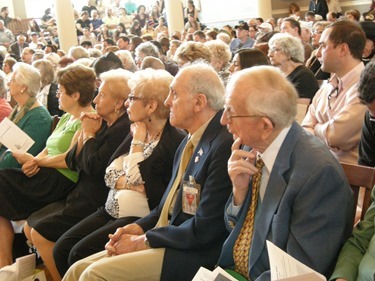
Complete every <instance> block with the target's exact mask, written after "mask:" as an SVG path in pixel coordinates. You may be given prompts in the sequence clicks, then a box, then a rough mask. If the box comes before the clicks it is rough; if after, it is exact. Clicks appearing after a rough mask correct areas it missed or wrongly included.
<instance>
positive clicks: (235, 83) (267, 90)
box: [227, 66, 298, 129]
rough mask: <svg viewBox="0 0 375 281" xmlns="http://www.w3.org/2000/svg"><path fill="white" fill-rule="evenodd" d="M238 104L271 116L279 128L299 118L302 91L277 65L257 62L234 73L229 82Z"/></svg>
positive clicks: (253, 111)
mask: <svg viewBox="0 0 375 281" xmlns="http://www.w3.org/2000/svg"><path fill="white" fill-rule="evenodd" d="M227 93H228V97H229V98H230V99H232V100H234V101H236V102H235V103H234V105H233V106H234V107H239V108H240V109H241V110H246V111H247V112H249V113H251V114H255V115H262V116H267V117H269V119H270V120H271V121H272V123H273V124H274V126H275V127H276V128H278V129H282V128H285V127H287V126H289V125H290V124H291V123H292V122H293V121H294V119H295V116H296V111H297V108H296V106H297V98H298V94H297V92H296V90H295V88H294V87H293V85H292V84H291V83H290V82H289V81H288V80H287V79H286V78H285V77H284V75H283V74H282V73H281V72H280V71H279V70H278V69H276V68H274V67H271V66H257V67H253V68H249V69H245V70H242V71H240V72H237V73H235V74H234V75H233V77H232V79H231V80H230V82H229V83H228V86H227Z"/></svg>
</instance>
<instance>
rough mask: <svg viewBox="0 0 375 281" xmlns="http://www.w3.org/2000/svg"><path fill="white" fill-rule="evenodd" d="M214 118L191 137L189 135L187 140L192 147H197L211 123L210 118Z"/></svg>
mask: <svg viewBox="0 0 375 281" xmlns="http://www.w3.org/2000/svg"><path fill="white" fill-rule="evenodd" d="M214 116H215V115H214ZM214 116H212V117H211V118H210V119H209V120H208V121H207V122H206V123H204V124H203V125H202V126H200V127H199V129H198V130H196V131H195V132H194V133H193V134H192V135H190V134H189V139H190V140H191V142H192V143H193V145H194V147H197V145H198V143H199V141H200V139H201V137H202V136H203V133H204V132H205V131H206V128H207V126H208V124H210V122H211V120H212V118H214Z"/></svg>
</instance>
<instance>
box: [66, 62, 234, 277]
mask: <svg viewBox="0 0 375 281" xmlns="http://www.w3.org/2000/svg"><path fill="white" fill-rule="evenodd" d="M224 91H225V89H224V86H223V83H222V82H221V80H220V78H219V76H218V75H217V73H216V72H215V71H214V70H213V69H212V68H211V67H209V66H207V65H205V64H202V63H200V64H192V65H189V66H186V67H185V68H183V69H181V70H180V72H179V73H178V74H177V75H176V77H175V78H174V80H173V82H172V84H171V87H170V92H169V95H168V97H167V99H166V101H165V104H166V105H167V106H168V107H170V109H171V114H170V122H171V125H172V126H175V127H178V128H181V129H185V130H187V131H188V132H189V137H186V138H185V139H184V140H183V141H182V143H181V145H180V146H179V148H178V150H177V152H176V155H175V159H174V164H173V172H172V177H171V179H170V181H169V184H168V188H167V190H166V192H165V193H164V195H163V198H162V200H161V203H160V204H159V205H158V206H157V207H156V208H155V209H153V210H152V211H151V213H150V214H149V215H147V216H145V217H144V218H141V219H139V220H137V221H135V222H134V223H132V224H128V225H126V226H124V227H122V228H118V229H117V231H116V232H115V234H113V235H110V241H109V242H108V243H107V245H106V249H107V251H102V252H99V253H97V254H95V255H92V256H89V257H88V258H86V259H83V260H80V261H78V262H76V263H75V264H74V265H72V266H71V267H70V268H69V270H68V272H67V273H66V275H65V276H64V279H63V280H78V278H81V280H92V279H93V278H100V279H104V280H123V279H124V276H126V277H127V278H129V279H133V280H137V279H143V280H180V281H185V280H186V281H187V280H192V278H193V276H194V274H195V273H196V271H197V270H198V268H199V267H200V266H204V267H207V268H210V269H212V268H213V267H214V266H215V264H216V261H217V258H218V255H219V253H220V248H221V245H222V243H223V242H224V240H225V239H226V236H227V235H226V231H225V227H224V220H223V214H224V205H225V201H226V200H227V199H228V195H229V193H230V185H229V177H228V174H227V171H226V166H227V163H226V162H227V159H228V157H229V155H230V147H231V144H232V139H231V137H230V135H229V133H228V132H227V131H226V129H225V128H224V127H222V126H221V125H220V124H219V118H220V116H221V112H222V110H221V109H222V107H223V98H224ZM184 171H185V172H184ZM181 181H182V185H183V186H184V187H183V186H182V187H181V188H179V189H178V187H179V186H180V183H181ZM175 195H176V196H175ZM174 197H175V200H173V198H174ZM187 198H189V199H187ZM187 200H189V201H187ZM123 247H126V248H127V249H129V250H128V251H123V249H124V248H123ZM187 261H188V262H187ZM93 276H96V277H93Z"/></svg>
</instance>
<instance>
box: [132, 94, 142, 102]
mask: <svg viewBox="0 0 375 281" xmlns="http://www.w3.org/2000/svg"><path fill="white" fill-rule="evenodd" d="M142 99H143V98H141V97H136V96H134V95H129V96H128V100H129V102H131V103H133V102H135V101H136V100H142Z"/></svg>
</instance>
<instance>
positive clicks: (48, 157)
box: [0, 65, 95, 267]
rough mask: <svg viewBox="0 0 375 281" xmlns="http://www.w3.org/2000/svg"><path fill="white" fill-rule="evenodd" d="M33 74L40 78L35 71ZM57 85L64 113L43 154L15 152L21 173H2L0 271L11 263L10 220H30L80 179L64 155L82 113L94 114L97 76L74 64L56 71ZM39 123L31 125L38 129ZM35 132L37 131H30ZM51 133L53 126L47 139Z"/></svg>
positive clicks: (7, 171) (7, 170) (11, 235)
mask: <svg viewBox="0 0 375 281" xmlns="http://www.w3.org/2000/svg"><path fill="white" fill-rule="evenodd" d="M27 67H30V68H32V66H27ZM33 70H34V71H35V72H36V73H37V74H38V76H39V73H38V71H37V70H36V69H34V68H33ZM13 78H14V79H15V82H12V83H16V81H18V82H19V80H18V79H20V78H19V76H18V69H17V70H16V71H15V76H14V77H13ZM39 79H40V78H39ZM33 80H35V81H37V89H38V90H39V86H40V81H38V79H37V78H35V77H34V79H32V81H33ZM57 80H58V83H59V92H58V97H59V105H60V109H61V110H64V111H66V112H67V114H65V115H64V116H63V117H62V118H61V120H60V122H59V123H58V125H57V127H56V129H55V130H54V132H53V133H52V135H51V136H50V137H49V138H48V140H47V142H46V147H45V148H44V150H43V151H42V152H41V153H39V154H38V155H37V156H36V157H34V156H32V155H31V154H29V153H26V154H20V153H14V152H13V155H14V156H15V158H16V159H17V161H18V162H19V163H21V164H22V169H5V170H3V171H0V198H1V202H2V204H1V206H0V230H1V233H2V235H1V238H0V239H1V240H0V262H1V264H0V267H3V266H5V265H9V264H11V263H12V242H13V228H12V226H11V224H10V222H9V221H10V220H22V219H26V218H28V217H29V216H30V215H31V214H32V213H33V212H35V211H37V210H39V209H41V208H43V207H44V206H46V205H48V204H49V203H51V202H54V201H56V200H58V199H60V198H62V197H64V195H66V194H67V193H68V192H69V191H70V189H71V188H72V187H73V185H74V183H75V182H77V178H78V174H77V172H74V171H72V170H70V169H68V166H67V164H66V162H65V155H66V153H67V151H68V149H69V148H70V147H71V146H73V145H74V144H75V142H76V141H77V138H76V136H75V134H76V132H77V130H79V129H80V128H81V122H80V121H79V117H80V115H81V113H82V112H88V111H92V110H93V108H92V107H91V100H92V96H93V93H94V89H95V86H94V83H95V74H94V73H93V71H92V70H90V69H88V68H85V67H82V66H78V65H76V66H70V67H68V68H65V69H62V70H60V72H59V73H58V74H57ZM28 82H29V83H28V85H29V88H30V87H32V86H33V84H32V83H31V82H30V81H28ZM34 83H35V82H34ZM18 87H19V86H18ZM24 87H25V86H24ZM29 91H30V89H29ZM40 108H42V109H43V110H44V111H45V112H46V113H47V115H48V119H49V120H51V116H50V115H49V113H48V112H47V110H46V109H45V108H44V107H43V106H42V105H40ZM29 113H30V112H29ZM38 120H39V119H38ZM38 120H35V121H34V122H33V124H36V125H37V126H38V127H42V124H40V123H38V122H40V121H38ZM43 123H46V121H44V122H43ZM33 131H37V129H36V128H34V130H33ZM50 131H51V122H50V123H49V125H48V134H49V133H50ZM44 143H45V142H43V144H44Z"/></svg>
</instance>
